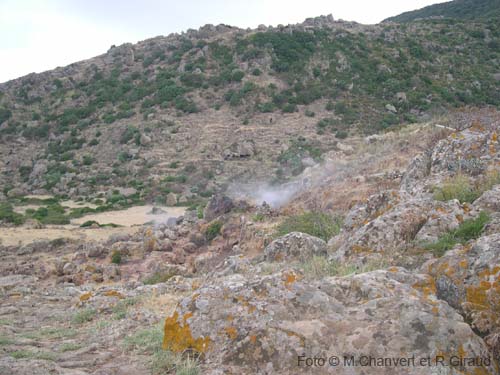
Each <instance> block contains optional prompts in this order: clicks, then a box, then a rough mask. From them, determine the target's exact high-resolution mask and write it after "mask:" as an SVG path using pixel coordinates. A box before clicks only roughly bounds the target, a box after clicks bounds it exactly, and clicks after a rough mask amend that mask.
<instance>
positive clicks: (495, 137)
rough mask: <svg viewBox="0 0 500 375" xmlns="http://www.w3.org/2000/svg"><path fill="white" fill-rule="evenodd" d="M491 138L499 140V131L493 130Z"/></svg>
mask: <svg viewBox="0 0 500 375" xmlns="http://www.w3.org/2000/svg"><path fill="white" fill-rule="evenodd" d="M491 140H492V141H493V142H497V141H498V134H497V132H493V134H492V135H491Z"/></svg>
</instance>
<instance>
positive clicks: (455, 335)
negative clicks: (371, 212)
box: [164, 267, 497, 375]
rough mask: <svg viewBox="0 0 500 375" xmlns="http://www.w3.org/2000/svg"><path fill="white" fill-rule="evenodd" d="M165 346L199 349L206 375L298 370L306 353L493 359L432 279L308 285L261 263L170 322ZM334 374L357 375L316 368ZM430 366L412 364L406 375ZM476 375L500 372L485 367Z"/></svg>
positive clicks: (374, 276)
mask: <svg viewBox="0 0 500 375" xmlns="http://www.w3.org/2000/svg"><path fill="white" fill-rule="evenodd" d="M164 348H166V349H170V350H173V351H177V352H181V351H185V350H187V349H192V350H195V351H200V352H203V353H204V356H205V358H206V360H205V364H204V369H203V373H205V374H220V373H238V374H255V373H260V374H276V373H279V374H296V373H298V372H299V373H301V372H306V371H307V369H308V368H307V367H306V366H305V363H304V364H303V363H302V362H300V358H303V359H305V358H309V357H310V358H314V357H317V358H318V357H320V358H325V360H327V359H328V358H329V357H332V356H336V357H338V358H341V359H342V361H343V358H344V356H345V357H346V358H351V357H353V358H354V359H355V363H357V365H358V366H359V365H360V362H359V358H360V357H361V356H362V355H366V356H373V357H401V356H403V357H412V356H415V358H417V360H418V359H419V358H422V357H427V356H431V358H436V356H439V355H444V356H445V357H446V358H450V356H453V355H455V356H459V355H463V354H464V353H466V354H467V356H471V357H481V356H485V355H487V353H488V351H487V346H486V344H485V342H484V341H483V340H482V339H481V338H480V337H479V336H477V335H476V334H475V333H474V332H473V330H472V329H471V327H470V326H469V325H468V324H466V323H465V322H464V321H463V318H462V317H461V316H460V315H459V314H457V313H456V311H455V310H454V309H453V308H451V307H450V306H449V305H448V304H447V303H446V302H444V301H440V300H439V299H437V298H436V295H435V285H434V283H433V280H432V278H431V277H429V276H426V275H418V274H417V275H415V274H412V273H410V272H408V271H406V270H404V269H402V268H393V269H390V270H386V271H376V272H370V273H365V274H360V275H353V276H349V277H343V278H342V277H335V278H326V279H323V280H321V281H317V282H304V281H303V279H302V275H301V274H300V273H298V272H296V271H294V270H290V269H288V270H287V269H285V270H283V271H280V272H278V273H275V274H272V275H269V276H265V275H262V274H259V271H258V267H257V268H251V269H247V272H245V273H244V274H230V275H228V276H223V277H218V278H212V279H209V280H207V282H206V283H205V284H204V285H202V286H200V288H198V289H197V290H196V292H195V293H194V294H193V295H191V296H189V297H187V298H185V299H183V300H182V301H181V302H180V304H179V305H178V307H177V309H176V310H175V312H174V313H173V314H172V315H171V316H170V317H168V318H167V319H166V322H165V336H164ZM301 365H303V366H304V367H303V368H300V367H301ZM369 369H370V374H396V373H398V369H395V368H393V367H380V368H377V367H370V368H369ZM309 370H311V368H309ZM333 370H335V373H338V374H346V375H347V374H353V367H349V366H344V365H343V364H341V365H339V366H338V367H336V368H335V369H332V367H330V366H329V365H328V364H326V365H325V366H324V367H321V366H317V367H315V368H314V371H315V373H318V374H327V373H331V372H332V371H333ZM431 370H432V368H430V367H425V366H424V367H419V366H416V367H409V368H405V374H415V375H416V374H419V375H420V374H421V375H424V374H425V375H427V374H429V371H431ZM470 370H471V371H473V370H474V369H472V368H471V369H470ZM480 371H482V373H484V374H496V373H497V368H496V367H495V364H491V365H485V364H483V365H481V366H480ZM449 373H450V374H458V372H456V371H455V370H454V369H453V370H452V371H451V372H449ZM471 373H472V372H471Z"/></svg>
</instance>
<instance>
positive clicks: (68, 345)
mask: <svg viewBox="0 0 500 375" xmlns="http://www.w3.org/2000/svg"><path fill="white" fill-rule="evenodd" d="M81 348H82V345H81V344H77V343H72V342H65V343H63V344H61V345H60V346H59V351H60V352H62V353H65V352H72V351H75V350H78V349H81Z"/></svg>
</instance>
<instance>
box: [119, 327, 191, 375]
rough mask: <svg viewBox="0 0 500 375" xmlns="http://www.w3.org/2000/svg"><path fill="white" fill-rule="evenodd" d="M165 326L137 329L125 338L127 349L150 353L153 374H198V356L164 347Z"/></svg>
mask: <svg viewBox="0 0 500 375" xmlns="http://www.w3.org/2000/svg"><path fill="white" fill-rule="evenodd" d="M162 341H163V327H162V326H161V325H157V326H154V327H151V328H146V329H142V330H139V331H136V332H135V333H133V334H132V335H130V336H127V337H126V338H125V339H124V340H123V346H124V348H125V350H128V351H131V350H134V351H137V352H139V353H143V354H147V355H150V356H151V357H150V359H149V365H150V368H151V372H152V374H153V375H160V374H166V373H174V372H175V374H183V375H198V374H199V373H200V370H199V365H198V360H197V358H196V357H193V356H189V355H182V354H176V353H172V352H171V351H168V350H163V349H162Z"/></svg>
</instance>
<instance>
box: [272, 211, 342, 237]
mask: <svg viewBox="0 0 500 375" xmlns="http://www.w3.org/2000/svg"><path fill="white" fill-rule="evenodd" d="M341 226H342V220H341V219H339V218H338V217H331V216H330V215H327V214H325V213H320V212H305V213H303V214H300V215H294V216H289V217H287V218H285V220H283V221H282V222H281V223H280V224H279V225H278V228H277V230H276V236H284V235H286V234H288V233H291V232H302V233H307V234H310V235H311V236H315V237H318V238H321V239H322V240H324V241H328V240H329V239H330V238H332V237H333V236H335V235H337V234H338V233H339V232H340V228H341Z"/></svg>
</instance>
